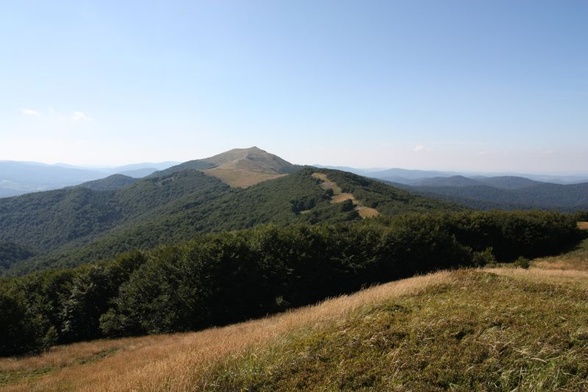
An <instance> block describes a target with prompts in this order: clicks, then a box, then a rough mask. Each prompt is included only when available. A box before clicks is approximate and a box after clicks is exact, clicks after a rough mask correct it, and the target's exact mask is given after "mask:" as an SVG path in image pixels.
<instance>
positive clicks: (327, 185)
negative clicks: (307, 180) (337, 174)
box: [312, 173, 380, 219]
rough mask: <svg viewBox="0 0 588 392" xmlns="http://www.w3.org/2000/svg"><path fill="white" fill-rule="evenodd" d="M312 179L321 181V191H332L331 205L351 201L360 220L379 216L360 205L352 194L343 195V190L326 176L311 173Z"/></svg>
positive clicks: (369, 208)
mask: <svg viewBox="0 0 588 392" xmlns="http://www.w3.org/2000/svg"><path fill="white" fill-rule="evenodd" d="M312 177H313V178H316V179H317V180H320V181H321V188H323V189H330V190H332V191H333V196H332V197H331V203H343V202H344V201H346V200H351V202H352V203H353V205H354V206H355V210H356V211H357V213H358V214H359V216H361V217H362V218H364V219H365V218H373V217H376V216H378V215H380V212H379V211H378V210H376V209H375V208H371V207H366V206H364V205H362V204H361V202H360V201H359V200H357V199H356V198H355V196H353V194H352V193H344V192H343V190H342V189H341V187H340V186H339V185H337V183H335V182H333V181H331V180H329V178H328V177H327V175H326V174H324V173H313V174H312Z"/></svg>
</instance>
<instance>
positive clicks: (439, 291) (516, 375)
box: [0, 242, 588, 391]
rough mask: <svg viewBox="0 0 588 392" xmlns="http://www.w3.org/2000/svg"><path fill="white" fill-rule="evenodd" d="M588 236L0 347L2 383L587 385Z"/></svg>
mask: <svg viewBox="0 0 588 392" xmlns="http://www.w3.org/2000/svg"><path fill="white" fill-rule="evenodd" d="M587 299H588V243H587V242H585V243H584V244H583V245H582V246H581V247H580V248H579V249H577V250H574V251H572V252H570V253H569V254H566V255H563V256H558V257H554V258H548V259H541V260H534V261H532V262H531V268H529V269H521V268H494V269H485V270H462V271H452V272H440V273H436V274H432V275H427V276H421V277H415V278H411V279H406V280H403V281H399V282H393V283H390V284H386V285H382V286H378V287H373V288H370V289H367V290H364V291H362V292H360V293H358V294H356V295H352V296H345V297H341V298H336V299H332V300H329V301H325V302H324V303H322V304H320V305H317V306H314V307H308V308H304V309H300V310H297V311H293V312H289V313H286V314H282V315H279V316H276V317H271V318H267V319H264V320H257V321H251V322H247V323H243V324H238V325H234V326H230V327H226V328H218V329H211V330H207V331H202V332H198V333H190V334H177V335H167V336H150V337H145V338H134V339H121V340H111V341H96V342H89V343H82V344H75V345H71V346H63V347H56V348H54V349H52V350H51V351H49V352H47V353H44V354H42V355H40V356H35V357H27V358H17V359H0V389H2V390H6V391H68V390H81V391H188V390H190V391H192V390H212V391H215V390H218V391H233V390H250V391H276V390H286V391H287V390H318V391H338V390H349V391H356V390H392V391H394V390H398V391H410V390H412V391H423V390H427V391H435V390H457V391H461V390H463V391H470V390H482V391H485V390H489V391H494V390H497V391H506V390H508V391H511V390H517V391H552V390H563V391H582V390H588V361H587V360H586V359H587V358H588V301H587Z"/></svg>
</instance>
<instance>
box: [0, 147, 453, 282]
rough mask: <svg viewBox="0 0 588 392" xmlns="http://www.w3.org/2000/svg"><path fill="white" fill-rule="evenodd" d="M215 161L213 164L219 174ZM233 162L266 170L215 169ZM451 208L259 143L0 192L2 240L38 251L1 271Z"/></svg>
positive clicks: (230, 166)
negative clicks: (136, 175)
mask: <svg viewBox="0 0 588 392" xmlns="http://www.w3.org/2000/svg"><path fill="white" fill-rule="evenodd" d="M213 166H214V167H213ZM227 168H228V169H227ZM210 170H217V172H216V174H217V176H212V175H211V172H210ZM236 171H240V172H241V173H250V175H248V176H247V175H245V174H244V175H243V177H240V178H247V179H248V180H247V181H249V180H252V179H257V180H259V179H260V178H261V177H264V176H265V177H264V178H265V180H264V181H261V182H259V183H257V184H254V185H250V186H247V187H246V188H241V187H231V186H230V185H229V184H226V183H225V182H223V181H222V180H220V179H219V178H217V177H219V173H229V172H230V173H236ZM315 172H322V173H324V174H325V175H328V177H329V178H331V180H332V181H335V182H336V183H337V184H338V187H340V188H341V189H344V190H345V192H346V193H349V194H352V195H353V200H355V201H354V202H352V201H349V202H348V203H351V204H348V203H345V202H342V203H336V202H334V200H333V198H332V194H331V193H329V192H332V191H328V190H326V189H324V188H323V187H321V181H319V180H317V179H316V178H315V177H313V174H314V173H315ZM288 173H290V174H288ZM260 176H261V177H260ZM269 178H273V179H269ZM233 185H234V184H233ZM341 201H343V200H341ZM353 203H355V204H353ZM454 208H455V207H454V206H453V205H451V204H449V203H441V202H437V201H433V200H430V199H427V198H424V197H420V196H415V195H413V194H410V193H409V192H406V191H403V190H400V189H396V188H394V187H392V186H388V185H384V184H382V183H381V182H379V181H375V180H370V179H367V178H364V177H361V176H357V175H353V174H351V173H344V172H338V171H333V170H326V169H323V170H319V169H314V168H304V169H302V168H298V167H295V166H293V165H290V164H288V163H287V162H285V161H283V160H281V159H279V158H278V157H275V156H273V155H271V154H268V153H266V152H263V151H261V150H259V149H256V148H253V149H244V150H232V151H230V152H228V153H225V154H220V155H218V156H215V157H212V158H209V159H207V160H202V161H190V162H186V163H184V164H181V165H177V166H174V167H172V168H169V169H166V170H163V171H161V172H157V173H154V174H152V175H150V176H149V177H146V178H144V179H131V178H128V177H124V176H120V175H117V176H114V177H109V178H106V179H102V180H99V181H96V182H90V183H86V184H83V185H81V186H78V187H73V188H66V189H61V190H55V191H48V192H39V193H34V194H29V195H23V196H20V197H14V198H5V199H0V242H10V243H14V244H16V245H18V246H19V247H21V248H23V249H26V250H27V251H28V252H29V254H31V255H34V256H31V257H29V258H26V259H22V258H19V259H18V260H16V261H11V262H8V261H2V263H0V265H3V266H7V267H5V268H6V269H8V270H10V271H7V272H4V273H10V274H22V273H26V272H30V271H33V270H36V269H40V268H46V267H57V266H61V267H64V266H75V265H78V264H80V263H87V262H91V261H96V260H99V259H104V258H110V257H114V256H115V255H116V254H118V253H121V252H125V251H129V250H133V249H145V248H151V247H155V246H157V245H159V244H163V243H171V242H176V241H183V240H187V239H190V238H191V237H193V236H194V235H196V234H197V233H202V232H215V231H222V230H236V229H243V228H247V227H252V226H255V225H259V224H264V223H275V224H278V225H289V224H293V223H303V222H310V223H321V222H323V223H327V222H331V223H333V222H342V221H348V220H357V219H361V216H362V215H361V214H364V216H366V215H365V214H366V213H368V211H370V212H369V213H370V214H371V215H379V214H383V215H386V216H392V215H399V214H406V213H410V212H418V211H431V210H449V209H454ZM360 211H362V212H360Z"/></svg>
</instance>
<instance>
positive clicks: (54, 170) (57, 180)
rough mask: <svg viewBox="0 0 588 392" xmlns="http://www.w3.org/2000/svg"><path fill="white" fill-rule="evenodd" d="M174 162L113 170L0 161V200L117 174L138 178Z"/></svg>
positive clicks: (121, 167) (137, 165) (115, 168)
mask: <svg viewBox="0 0 588 392" xmlns="http://www.w3.org/2000/svg"><path fill="white" fill-rule="evenodd" d="M175 164H177V162H162V163H140V164H133V165H126V166H119V167H113V168H87V167H78V166H70V165H60V164H56V165H47V164H43V163H37V162H15V161H0V197H10V196H18V195H22V194H25V193H31V192H40V191H47V190H52V189H60V188H63V187H66V186H72V185H78V184H81V183H83V182H86V181H92V180H98V179H101V178H104V177H107V176H109V175H112V174H115V173H118V174H123V175H125V176H129V177H135V178H141V177H145V176H148V175H149V174H151V173H153V172H155V171H157V170H162V169H165V168H168V167H170V166H173V165H175Z"/></svg>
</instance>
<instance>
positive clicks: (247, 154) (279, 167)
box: [154, 147, 299, 188]
mask: <svg viewBox="0 0 588 392" xmlns="http://www.w3.org/2000/svg"><path fill="white" fill-rule="evenodd" d="M189 169H195V170H201V171H203V172H204V173H206V174H208V175H211V176H213V177H216V178H218V179H220V180H221V181H223V182H224V183H226V184H228V185H230V186H232V187H236V188H247V187H249V186H252V185H255V184H258V183H260V182H263V181H267V180H272V179H275V178H279V177H282V176H284V175H286V174H289V173H293V172H295V171H296V170H297V169H299V167H298V166H296V165H293V164H291V163H290V162H287V161H285V160H284V159H282V158H280V157H278V156H276V155H273V154H270V153H268V152H266V151H264V150H261V149H259V148H258V147H251V148H236V149H233V150H229V151H226V152H224V153H221V154H218V155H215V156H212V157H209V158H205V159H198V160H193V161H188V162H185V163H182V164H180V165H176V166H173V167H171V168H169V169H166V170H165V171H163V172H160V173H155V174H154V176H158V175H161V174H168V173H173V172H177V171H181V170H189Z"/></svg>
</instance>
